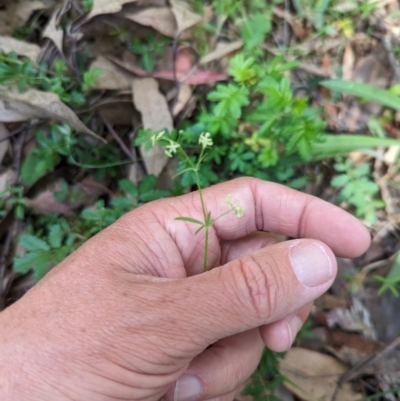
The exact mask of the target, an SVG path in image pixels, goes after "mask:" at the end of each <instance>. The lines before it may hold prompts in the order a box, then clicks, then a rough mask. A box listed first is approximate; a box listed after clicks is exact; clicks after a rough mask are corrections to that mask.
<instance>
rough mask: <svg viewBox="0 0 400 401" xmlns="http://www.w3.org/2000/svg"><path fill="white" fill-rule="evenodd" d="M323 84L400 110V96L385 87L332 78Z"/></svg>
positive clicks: (322, 83)
mask: <svg viewBox="0 0 400 401" xmlns="http://www.w3.org/2000/svg"><path fill="white" fill-rule="evenodd" d="M320 84H321V85H322V86H325V87H326V88H328V89H332V90H334V91H337V92H340V93H346V94H347V95H353V96H357V97H360V98H362V99H365V100H370V101H373V102H376V103H380V104H381V105H382V106H386V107H389V108H391V109H395V110H400V97H399V96H397V95H394V94H393V93H391V92H389V91H388V90H385V89H380V88H377V87H375V86H372V85H368V84H363V83H359V82H351V81H343V80H340V79H332V80H329V81H322V82H320Z"/></svg>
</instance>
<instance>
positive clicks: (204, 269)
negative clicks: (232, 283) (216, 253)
mask: <svg viewBox="0 0 400 401" xmlns="http://www.w3.org/2000/svg"><path fill="white" fill-rule="evenodd" d="M205 228H206V234H205V235H206V238H205V243H204V262H203V272H204V273H205V272H206V271H207V267H208V266H207V264H208V263H207V262H208V237H209V232H208V230H209V229H210V227H209V226H206V227H205Z"/></svg>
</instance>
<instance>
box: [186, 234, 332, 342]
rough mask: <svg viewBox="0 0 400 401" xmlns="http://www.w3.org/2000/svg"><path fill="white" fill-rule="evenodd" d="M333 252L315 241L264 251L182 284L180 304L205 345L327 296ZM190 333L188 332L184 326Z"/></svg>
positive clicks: (281, 316)
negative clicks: (323, 295)
mask: <svg viewBox="0 0 400 401" xmlns="http://www.w3.org/2000/svg"><path fill="white" fill-rule="evenodd" d="M336 271H337V266H336V259H335V256H334V255H333V253H332V251H331V250H330V249H329V248H328V247H327V246H326V245H325V244H323V243H322V242H319V241H316V240H308V239H303V240H293V241H287V242H283V243H280V244H276V245H273V246H270V247H268V248H263V249H261V250H259V251H257V252H255V253H253V254H251V255H247V256H244V257H242V258H240V259H237V260H234V261H232V262H229V263H227V264H226V265H224V266H221V267H218V268H215V269H213V270H211V271H209V272H207V273H205V274H200V275H197V276H193V277H190V278H188V279H186V280H182V281H181V284H182V285H185V286H189V287H190V288H187V289H186V291H184V292H183V293H185V294H186V296H185V299H184V300H182V304H183V305H184V308H185V309H186V313H184V314H183V315H185V316H186V317H187V316H188V315H190V322H191V325H190V326H191V327H192V328H193V330H194V332H193V333H187V334H192V335H195V336H196V337H197V338H201V337H198V336H199V335H202V336H203V338H204V340H205V341H206V344H205V345H207V344H211V343H214V342H215V341H217V340H219V339H221V338H224V337H227V336H230V335H233V334H236V333H239V332H243V331H245V330H249V329H252V328H256V327H259V326H262V325H265V324H268V323H271V322H274V321H277V320H279V319H282V318H283V317H285V316H287V315H289V314H291V313H293V312H295V311H297V310H298V309H300V308H301V307H303V306H304V305H306V304H308V303H310V302H312V301H313V300H315V299H316V298H317V297H319V296H320V295H321V294H322V293H324V292H325V291H326V290H327V289H328V288H329V287H330V286H331V284H332V282H333V279H334V276H335V275H336ZM186 327H187V326H186Z"/></svg>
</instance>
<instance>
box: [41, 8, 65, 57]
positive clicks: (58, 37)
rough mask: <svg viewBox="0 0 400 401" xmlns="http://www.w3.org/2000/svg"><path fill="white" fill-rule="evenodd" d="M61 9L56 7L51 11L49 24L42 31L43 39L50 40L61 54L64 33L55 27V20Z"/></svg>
mask: <svg viewBox="0 0 400 401" xmlns="http://www.w3.org/2000/svg"><path fill="white" fill-rule="evenodd" d="M60 10H61V8H60V7H58V8H56V9H55V10H54V11H53V14H52V15H51V18H50V20H49V23H48V24H47V26H46V28H45V29H44V31H43V35H42V36H43V37H44V38H48V39H50V40H51V41H52V42H53V43H54V44H55V45H56V47H57V49H58V51H59V52H60V53H61V54H63V39H64V31H63V30H62V28H61V27H59V26H57V19H58V15H59V12H60Z"/></svg>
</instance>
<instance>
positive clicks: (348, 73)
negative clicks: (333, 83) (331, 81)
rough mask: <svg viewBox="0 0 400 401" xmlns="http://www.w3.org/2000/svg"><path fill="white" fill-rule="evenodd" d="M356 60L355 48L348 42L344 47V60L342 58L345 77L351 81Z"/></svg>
mask: <svg viewBox="0 0 400 401" xmlns="http://www.w3.org/2000/svg"><path fill="white" fill-rule="evenodd" d="M355 60H356V57H355V55H354V51H353V48H352V47H351V44H350V43H347V44H346V46H345V48H344V52H343V60H342V65H343V67H342V69H343V79H344V80H346V81H351V80H352V78H353V70H354V63H355Z"/></svg>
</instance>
